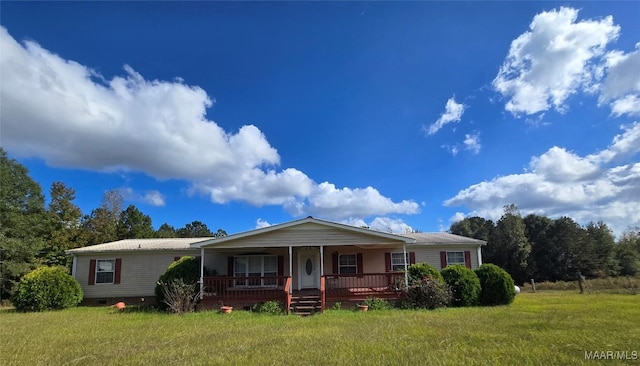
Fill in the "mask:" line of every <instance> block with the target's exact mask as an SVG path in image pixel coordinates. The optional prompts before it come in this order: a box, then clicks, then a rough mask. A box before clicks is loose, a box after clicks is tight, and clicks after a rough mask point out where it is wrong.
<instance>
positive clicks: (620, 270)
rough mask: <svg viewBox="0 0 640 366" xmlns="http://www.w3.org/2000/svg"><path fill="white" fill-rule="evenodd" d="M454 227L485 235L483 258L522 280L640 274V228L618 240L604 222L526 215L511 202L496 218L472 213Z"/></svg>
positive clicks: (464, 232)
mask: <svg viewBox="0 0 640 366" xmlns="http://www.w3.org/2000/svg"><path fill="white" fill-rule="evenodd" d="M449 231H450V232H451V233H452V234H458V235H462V236H467V237H472V238H476V239H480V240H485V241H486V242H487V245H485V246H483V247H482V260H483V262H485V263H494V264H496V265H498V266H500V267H502V268H504V269H505V270H506V271H507V272H509V273H510V274H511V276H512V277H513V279H514V280H515V281H516V283H519V284H522V283H524V282H528V281H529V280H530V279H535V280H536V281H559V280H562V281H571V280H576V279H577V278H578V276H585V277H587V278H595V277H607V276H634V275H636V274H639V273H640V228H634V229H631V228H630V229H628V230H627V231H625V232H624V233H622V235H621V236H620V237H619V238H618V240H617V241H616V240H615V237H614V235H613V232H612V231H611V229H610V228H609V227H608V226H607V224H605V223H604V222H596V223H594V222H590V223H589V224H587V225H586V226H580V225H579V224H578V223H576V222H575V221H574V220H573V219H572V218H570V217H566V216H563V217H560V218H558V219H555V220H554V219H550V218H549V217H546V216H541V215H536V214H530V215H527V216H525V217H524V218H523V217H522V216H521V215H520V211H519V210H518V208H517V207H516V206H515V205H514V204H511V205H508V206H505V207H504V213H503V215H502V217H501V218H500V219H499V220H498V221H497V222H495V223H494V222H493V221H492V220H488V219H485V218H482V217H478V216H474V217H468V218H465V219H463V220H461V221H458V222H456V223H454V224H452V225H451V227H450V229H449Z"/></svg>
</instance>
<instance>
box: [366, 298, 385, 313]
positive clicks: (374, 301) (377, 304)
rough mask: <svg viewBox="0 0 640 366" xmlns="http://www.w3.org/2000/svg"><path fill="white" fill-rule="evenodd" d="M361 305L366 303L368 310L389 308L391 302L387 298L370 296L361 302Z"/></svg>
mask: <svg viewBox="0 0 640 366" xmlns="http://www.w3.org/2000/svg"><path fill="white" fill-rule="evenodd" d="M362 305H367V306H368V307H369V310H385V309H391V308H392V306H391V303H389V301H387V300H383V299H379V298H377V297H371V298H368V299H366V300H364V301H363V302H362Z"/></svg>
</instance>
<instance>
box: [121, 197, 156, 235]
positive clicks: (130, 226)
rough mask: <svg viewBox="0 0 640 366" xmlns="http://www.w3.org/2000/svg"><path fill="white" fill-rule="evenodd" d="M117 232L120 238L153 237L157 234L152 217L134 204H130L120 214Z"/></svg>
mask: <svg viewBox="0 0 640 366" xmlns="http://www.w3.org/2000/svg"><path fill="white" fill-rule="evenodd" d="M117 232H118V239H119V240H121V239H142V238H153V237H154V236H155V230H153V226H152V225H151V217H150V216H149V215H145V214H143V213H142V212H140V210H138V208H137V207H136V206H134V205H129V207H127V209H126V210H124V211H122V213H121V214H120V217H119V219H118V228H117Z"/></svg>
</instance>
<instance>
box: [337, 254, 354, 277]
mask: <svg viewBox="0 0 640 366" xmlns="http://www.w3.org/2000/svg"><path fill="white" fill-rule="evenodd" d="M338 273H339V274H356V273H358V263H357V259H356V255H355V254H340V255H339V257H338Z"/></svg>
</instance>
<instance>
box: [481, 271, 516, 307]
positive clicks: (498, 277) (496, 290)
mask: <svg viewBox="0 0 640 366" xmlns="http://www.w3.org/2000/svg"><path fill="white" fill-rule="evenodd" d="M476 275H478V279H479V280H480V287H481V290H480V297H479V298H478V302H479V303H480V305H485V306H493V305H507V304H510V303H512V302H513V298H514V297H515V296H516V291H515V287H514V286H515V285H514V283H513V278H511V275H509V274H508V273H507V271H505V270H504V269H502V268H500V267H498V266H496V265H495V264H491V263H485V264H483V265H482V266H480V268H478V269H476Z"/></svg>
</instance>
